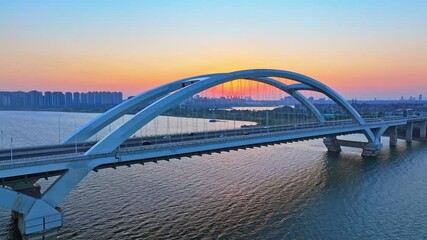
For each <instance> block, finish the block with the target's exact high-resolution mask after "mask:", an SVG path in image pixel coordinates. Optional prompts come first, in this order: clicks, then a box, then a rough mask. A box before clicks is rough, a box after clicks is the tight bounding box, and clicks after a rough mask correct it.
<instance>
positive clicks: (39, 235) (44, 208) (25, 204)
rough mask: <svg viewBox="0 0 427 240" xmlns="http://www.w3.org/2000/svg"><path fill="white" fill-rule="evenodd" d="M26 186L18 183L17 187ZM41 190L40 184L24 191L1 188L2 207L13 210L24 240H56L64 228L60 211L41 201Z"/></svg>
mask: <svg viewBox="0 0 427 240" xmlns="http://www.w3.org/2000/svg"><path fill="white" fill-rule="evenodd" d="M13 185H15V184H13ZM24 185H26V184H24V183H18V184H17V185H15V186H18V187H23V186H24ZM40 189H41V188H40V185H38V184H34V185H31V186H30V185H28V186H27V187H26V188H22V189H9V188H0V195H1V196H2V198H1V199H0V206H2V207H5V208H9V209H11V210H12V218H14V219H15V220H16V222H17V225H18V229H19V231H20V232H21V235H22V239H24V240H50V239H56V237H57V234H58V230H59V228H60V227H61V226H62V219H63V218H62V213H61V211H60V209H59V208H54V207H52V206H51V205H49V204H48V203H46V202H45V201H43V200H41V199H40V197H41V192H40Z"/></svg>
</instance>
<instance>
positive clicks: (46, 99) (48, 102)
mask: <svg viewBox="0 0 427 240" xmlns="http://www.w3.org/2000/svg"><path fill="white" fill-rule="evenodd" d="M43 103H44V106H45V107H48V108H49V107H52V92H49V91H47V92H44V96H43Z"/></svg>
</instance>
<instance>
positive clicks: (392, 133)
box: [389, 126, 397, 147]
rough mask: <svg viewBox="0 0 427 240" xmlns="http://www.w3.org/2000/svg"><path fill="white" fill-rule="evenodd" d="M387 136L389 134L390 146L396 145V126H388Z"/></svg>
mask: <svg viewBox="0 0 427 240" xmlns="http://www.w3.org/2000/svg"><path fill="white" fill-rule="evenodd" d="M389 136H390V147H396V146H397V127H396V126H393V127H390V128H389Z"/></svg>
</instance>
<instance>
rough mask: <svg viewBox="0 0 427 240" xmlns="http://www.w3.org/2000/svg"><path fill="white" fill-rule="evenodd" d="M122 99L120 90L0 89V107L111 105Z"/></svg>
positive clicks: (37, 107)
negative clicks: (6, 90)
mask: <svg viewBox="0 0 427 240" xmlns="http://www.w3.org/2000/svg"><path fill="white" fill-rule="evenodd" d="M122 101H123V94H122V93H121V92H74V93H71V92H66V93H63V92H50V91H47V92H44V93H43V92H40V91H35V90H34V91H30V92H22V91H17V92H5V91H0V107H6V108H8V107H9V108H19V107H21V108H36V109H41V108H63V107H75V108H85V107H88V108H90V107H101V108H104V107H111V106H114V105H117V104H119V103H121V102H122Z"/></svg>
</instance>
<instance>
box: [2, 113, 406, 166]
mask: <svg viewBox="0 0 427 240" xmlns="http://www.w3.org/2000/svg"><path fill="white" fill-rule="evenodd" d="M398 119H403V118H396V117H394V118H383V119H367V120H366V122H368V123H369V122H375V121H388V120H398ZM353 123H354V121H353V120H339V121H328V122H325V123H318V122H315V123H304V124H287V125H276V126H260V127H259V126H253V127H244V128H240V129H232V130H230V129H229V130H215V131H207V132H187V133H179V134H170V135H159V136H146V137H133V138H130V139H128V140H127V141H125V142H124V143H122V144H121V145H120V150H125V149H127V148H130V147H138V146H143V145H145V144H149V145H159V144H165V143H177V142H183V141H190V140H203V139H212V138H218V137H219V138H224V137H231V136H239V135H242V134H243V135H245V134H246V135H250V134H258V133H264V132H267V133H268V132H271V133H273V132H278V131H289V130H296V129H304V128H316V127H319V126H321V127H328V126H340V125H349V124H350V125H351V124H353ZM214 124H215V123H214ZM96 143H97V142H96V141H88V142H84V143H76V144H56V145H45V146H34V147H20V148H13V149H12V158H11V151H10V149H3V150H0V164H1V161H4V160H11V159H13V160H17V159H24V158H35V157H39V158H40V157H54V156H58V157H61V156H63V155H70V154H75V153H76V152H77V154H79V155H81V154H82V153H84V152H86V151H87V150H89V149H90V148H91V147H92V146H94V145H95V144H96Z"/></svg>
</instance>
